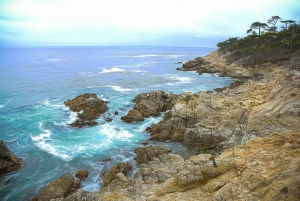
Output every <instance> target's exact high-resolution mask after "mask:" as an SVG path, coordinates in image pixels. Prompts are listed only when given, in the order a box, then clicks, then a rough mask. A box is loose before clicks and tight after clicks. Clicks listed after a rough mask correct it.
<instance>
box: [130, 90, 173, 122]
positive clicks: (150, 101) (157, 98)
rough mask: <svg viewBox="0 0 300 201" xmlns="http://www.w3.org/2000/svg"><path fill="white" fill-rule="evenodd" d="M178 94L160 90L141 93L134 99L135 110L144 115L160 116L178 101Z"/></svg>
mask: <svg viewBox="0 0 300 201" xmlns="http://www.w3.org/2000/svg"><path fill="white" fill-rule="evenodd" d="M177 97H178V95H175V94H173V93H169V94H168V93H165V92H164V91H161V90H158V91H155V92H149V93H141V94H139V95H137V96H136V97H135V99H134V100H133V101H134V102H135V103H136V105H135V106H134V109H135V110H138V111H139V112H140V113H141V114H142V116H143V117H151V116H154V117H156V116H159V115H160V113H161V112H165V111H167V110H170V109H171V108H172V107H173V105H174V104H175V103H176V99H177Z"/></svg>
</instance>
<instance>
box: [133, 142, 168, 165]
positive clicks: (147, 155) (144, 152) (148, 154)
mask: <svg viewBox="0 0 300 201" xmlns="http://www.w3.org/2000/svg"><path fill="white" fill-rule="evenodd" d="M171 151H172V150H171V149H170V148H168V147H165V146H163V145H158V146H157V147H153V146H151V145H150V146H147V147H139V148H136V149H135V150H134V153H135V154H136V162H138V163H139V164H142V163H148V162H149V161H152V160H153V159H154V158H158V156H160V155H163V154H168V153H171Z"/></svg>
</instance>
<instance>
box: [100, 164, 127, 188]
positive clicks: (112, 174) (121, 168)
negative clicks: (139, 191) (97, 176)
mask: <svg viewBox="0 0 300 201" xmlns="http://www.w3.org/2000/svg"><path fill="white" fill-rule="evenodd" d="M131 170H132V165H131V163H129V162H127V163H117V164H116V165H115V166H113V167H112V168H111V170H110V171H109V172H108V173H106V174H105V175H104V177H103V186H107V185H108V184H109V183H111V182H112V181H113V180H115V179H117V174H118V173H123V174H124V175H127V174H128V173H129V172H130V171H131Z"/></svg>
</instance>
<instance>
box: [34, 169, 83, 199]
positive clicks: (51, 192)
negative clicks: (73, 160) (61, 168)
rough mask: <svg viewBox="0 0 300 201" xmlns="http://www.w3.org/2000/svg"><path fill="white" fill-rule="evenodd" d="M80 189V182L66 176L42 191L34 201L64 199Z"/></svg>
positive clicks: (68, 175)
mask: <svg viewBox="0 0 300 201" xmlns="http://www.w3.org/2000/svg"><path fill="white" fill-rule="evenodd" d="M79 187H80V182H79V181H77V180H75V179H74V178H73V177H72V175H70V174H67V175H65V176H63V177H60V178H59V179H57V180H55V181H53V182H51V183H50V184H49V185H48V186H47V187H46V188H44V189H43V190H42V192H41V193H40V194H39V196H38V197H37V198H35V199H34V201H46V200H51V199H55V198H65V197H67V196H68V195H69V194H72V193H74V192H76V190H77V189H78V188H79Z"/></svg>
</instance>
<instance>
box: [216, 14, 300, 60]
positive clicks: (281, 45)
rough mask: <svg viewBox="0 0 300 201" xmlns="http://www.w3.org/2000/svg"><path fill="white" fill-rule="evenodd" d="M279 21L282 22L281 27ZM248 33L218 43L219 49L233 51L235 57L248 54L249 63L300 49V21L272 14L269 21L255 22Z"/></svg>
mask: <svg viewBox="0 0 300 201" xmlns="http://www.w3.org/2000/svg"><path fill="white" fill-rule="evenodd" d="M278 22H280V23H281V26H280V27H279V28H278V24H279V23H278ZM246 33H247V34H248V36H246V37H242V38H239V37H233V38H229V39H227V40H225V41H223V42H220V43H218V44H217V46H218V47H219V50H220V51H222V52H232V53H233V55H232V57H235V58H237V57H246V56H248V57H249V61H248V63H249V64H251V65H252V64H260V63H262V62H265V61H272V60H278V59H281V58H282V59H285V58H288V57H289V56H290V55H291V53H293V52H296V51H297V50H298V49H300V21H299V22H298V23H296V21H294V20H282V19H281V18H280V17H279V16H272V17H271V18H270V19H269V20H268V21H267V23H264V22H253V23H252V24H251V25H250V28H249V29H248V30H247V31H246ZM262 53H263V54H262ZM266 55H267V56H266ZM275 55H276V56H277V58H274V56H275Z"/></svg>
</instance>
